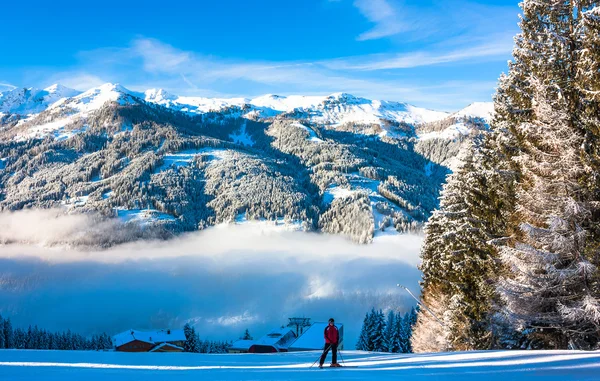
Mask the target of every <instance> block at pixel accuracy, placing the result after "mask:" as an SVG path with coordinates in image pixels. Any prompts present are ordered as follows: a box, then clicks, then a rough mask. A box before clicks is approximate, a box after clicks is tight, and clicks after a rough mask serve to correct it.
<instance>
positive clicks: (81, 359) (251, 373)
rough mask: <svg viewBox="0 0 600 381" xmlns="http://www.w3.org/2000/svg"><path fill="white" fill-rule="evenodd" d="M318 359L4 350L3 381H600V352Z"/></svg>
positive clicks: (0, 360)
mask: <svg viewBox="0 0 600 381" xmlns="http://www.w3.org/2000/svg"><path fill="white" fill-rule="evenodd" d="M318 356H319V352H291V353H280V354H260V355H259V354H230V355H206V354H191V353H190V354H188V353H121V352H80V351H29V350H0V379H7V380H8V379H11V380H14V379H19V380H40V379H43V380H66V379H86V380H88V381H91V380H105V379H110V380H132V379H142V378H143V379H145V380H149V379H150V380H159V379H160V380H163V379H179V380H188V379H190V380H191V379H194V380H198V379H210V380H282V379H285V380H305V379H307V380H325V379H327V380H331V379H334V380H349V379H354V380H365V379H375V380H410V381H412V380H415V381H422V380H442V379H443V380H482V379H485V380H486V381H492V380H503V381H504V380H507V379H509V380H529V379H532V378H533V379H544V380H598V376H597V372H598V371H599V370H600V362H599V361H598V360H600V352H578V351H487V352H457V353H438V354H410V355H405V354H384V353H368V352H359V351H342V356H343V359H344V360H345V363H346V365H347V366H348V367H347V368H340V369H327V368H326V369H318V368H312V369H310V366H311V364H312V363H313V361H314V360H316V359H317V358H318ZM328 361H329V359H328ZM340 362H341V361H340Z"/></svg>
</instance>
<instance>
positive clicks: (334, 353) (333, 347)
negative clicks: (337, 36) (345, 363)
mask: <svg viewBox="0 0 600 381" xmlns="http://www.w3.org/2000/svg"><path fill="white" fill-rule="evenodd" d="M337 347H338V345H337V343H336V344H325V348H323V354H322V355H321V360H320V362H319V364H321V365H323V363H324V362H325V358H326V357H327V354H328V353H329V350H330V349H331V363H332V364H337Z"/></svg>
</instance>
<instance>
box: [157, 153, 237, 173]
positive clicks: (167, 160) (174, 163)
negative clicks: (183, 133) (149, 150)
mask: <svg viewBox="0 0 600 381" xmlns="http://www.w3.org/2000/svg"><path fill="white" fill-rule="evenodd" d="M230 154H231V153H230V152H228V151H227V150H224V149H215V148H201V149H192V150H184V151H179V152H175V153H167V154H165V155H164V156H163V165H161V166H160V167H159V168H158V169H157V171H156V172H162V171H166V170H167V169H169V168H172V167H185V166H188V165H190V164H191V163H192V162H193V161H194V158H195V157H196V156H198V155H209V159H210V160H214V159H225V158H227V157H229V156H230Z"/></svg>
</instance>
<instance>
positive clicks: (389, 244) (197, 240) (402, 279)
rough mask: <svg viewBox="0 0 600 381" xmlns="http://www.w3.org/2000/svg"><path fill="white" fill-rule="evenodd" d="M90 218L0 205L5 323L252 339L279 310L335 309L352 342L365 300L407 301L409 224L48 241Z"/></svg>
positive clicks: (413, 283)
mask: <svg viewBox="0 0 600 381" xmlns="http://www.w3.org/2000/svg"><path fill="white" fill-rule="evenodd" d="M102 228H106V226H104V227H101V228H100V229H102ZM93 229H95V227H94V226H93V225H92V222H91V220H90V219H87V218H85V217H81V216H67V217H65V216H61V217H59V218H57V217H56V214H52V213H47V212H41V213H38V214H36V213H34V212H27V213H25V214H23V213H11V214H0V242H20V243H12V244H8V245H4V246H2V245H0V314H2V315H3V316H5V317H10V318H11V319H12V321H13V324H14V325H15V326H21V327H26V326H27V325H29V324H32V325H34V324H37V325H38V326H40V327H42V328H46V329H50V330H66V329H71V330H72V331H75V332H79V333H82V334H86V335H88V334H93V333H97V332H102V331H104V332H107V333H109V334H111V335H112V334H115V333H118V332H120V331H123V330H126V329H130V328H134V329H160V328H168V327H171V328H179V327H182V326H183V324H184V323H185V322H188V321H189V322H191V323H193V324H195V326H196V329H197V330H198V332H199V333H200V336H201V338H202V339H212V340H235V339H237V338H239V336H241V335H242V333H243V332H244V330H245V329H246V328H248V329H249V330H250V332H251V334H253V335H254V336H255V338H256V337H257V336H261V335H263V334H265V333H267V332H268V331H269V330H270V329H273V328H278V327H280V326H281V325H285V324H287V318H288V317H294V316H305V317H310V318H312V319H313V321H325V320H327V319H328V318H329V317H335V318H336V321H339V322H341V323H345V325H346V328H345V345H346V348H353V347H354V343H355V342H356V339H357V337H358V333H359V330H360V327H361V324H362V320H363V318H364V315H365V313H366V312H367V311H368V310H370V309H371V307H376V308H382V309H390V308H392V309H395V310H398V311H402V312H404V311H406V310H407V309H410V307H411V306H413V305H414V304H415V303H414V300H412V299H411V298H410V296H408V295H407V294H405V293H403V291H402V290H400V289H398V288H397V287H396V284H397V283H402V284H404V285H406V286H408V287H409V288H411V289H413V291H414V292H417V291H418V280H419V279H420V272H419V271H418V270H417V267H416V266H417V263H418V260H419V258H418V254H419V247H420V245H421V241H422V237H420V236H415V235H396V234H394V235H384V236H381V237H378V238H376V240H375V242H374V243H373V244H371V245H356V244H353V243H351V242H349V241H348V240H346V239H344V238H342V237H335V236H330V235H319V234H310V233H302V232H289V231H284V230H282V229H278V228H274V227H273V226H271V225H269V224H268V223H251V224H246V225H238V226H233V225H230V226H217V227H213V228H210V229H207V230H205V231H202V232H197V233H190V234H186V235H182V236H180V237H178V238H175V239H172V240H169V241H138V242H135V243H128V244H123V245H119V246H116V247H112V248H109V249H105V250H90V249H89V248H87V249H75V248H72V247H71V248H67V247H65V245H64V244H60V245H58V246H56V245H57V242H58V243H64V242H66V241H68V240H67V238H68V237H69V236H70V235H81V234H86V231H90V230H93ZM113 229H114V226H112V227H111V228H110V229H108V231H112V230H113ZM97 233H98V232H97V231H96V232H95V234H97ZM65 240H66V241H65ZM24 242H26V244H25V243H24ZM49 245H50V247H48V246H49ZM52 245H54V246H52Z"/></svg>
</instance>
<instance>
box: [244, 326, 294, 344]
mask: <svg viewBox="0 0 600 381" xmlns="http://www.w3.org/2000/svg"><path fill="white" fill-rule="evenodd" d="M295 339H296V335H295V334H294V331H292V330H291V329H289V328H278V329H274V330H272V331H271V332H269V333H267V334H266V335H265V336H263V337H261V338H260V339H259V340H257V341H255V342H254V344H255V345H264V346H269V345H270V346H273V347H275V348H277V349H280V348H287V347H288V346H289V345H290V344H291V343H292V342H294V340H295Z"/></svg>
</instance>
